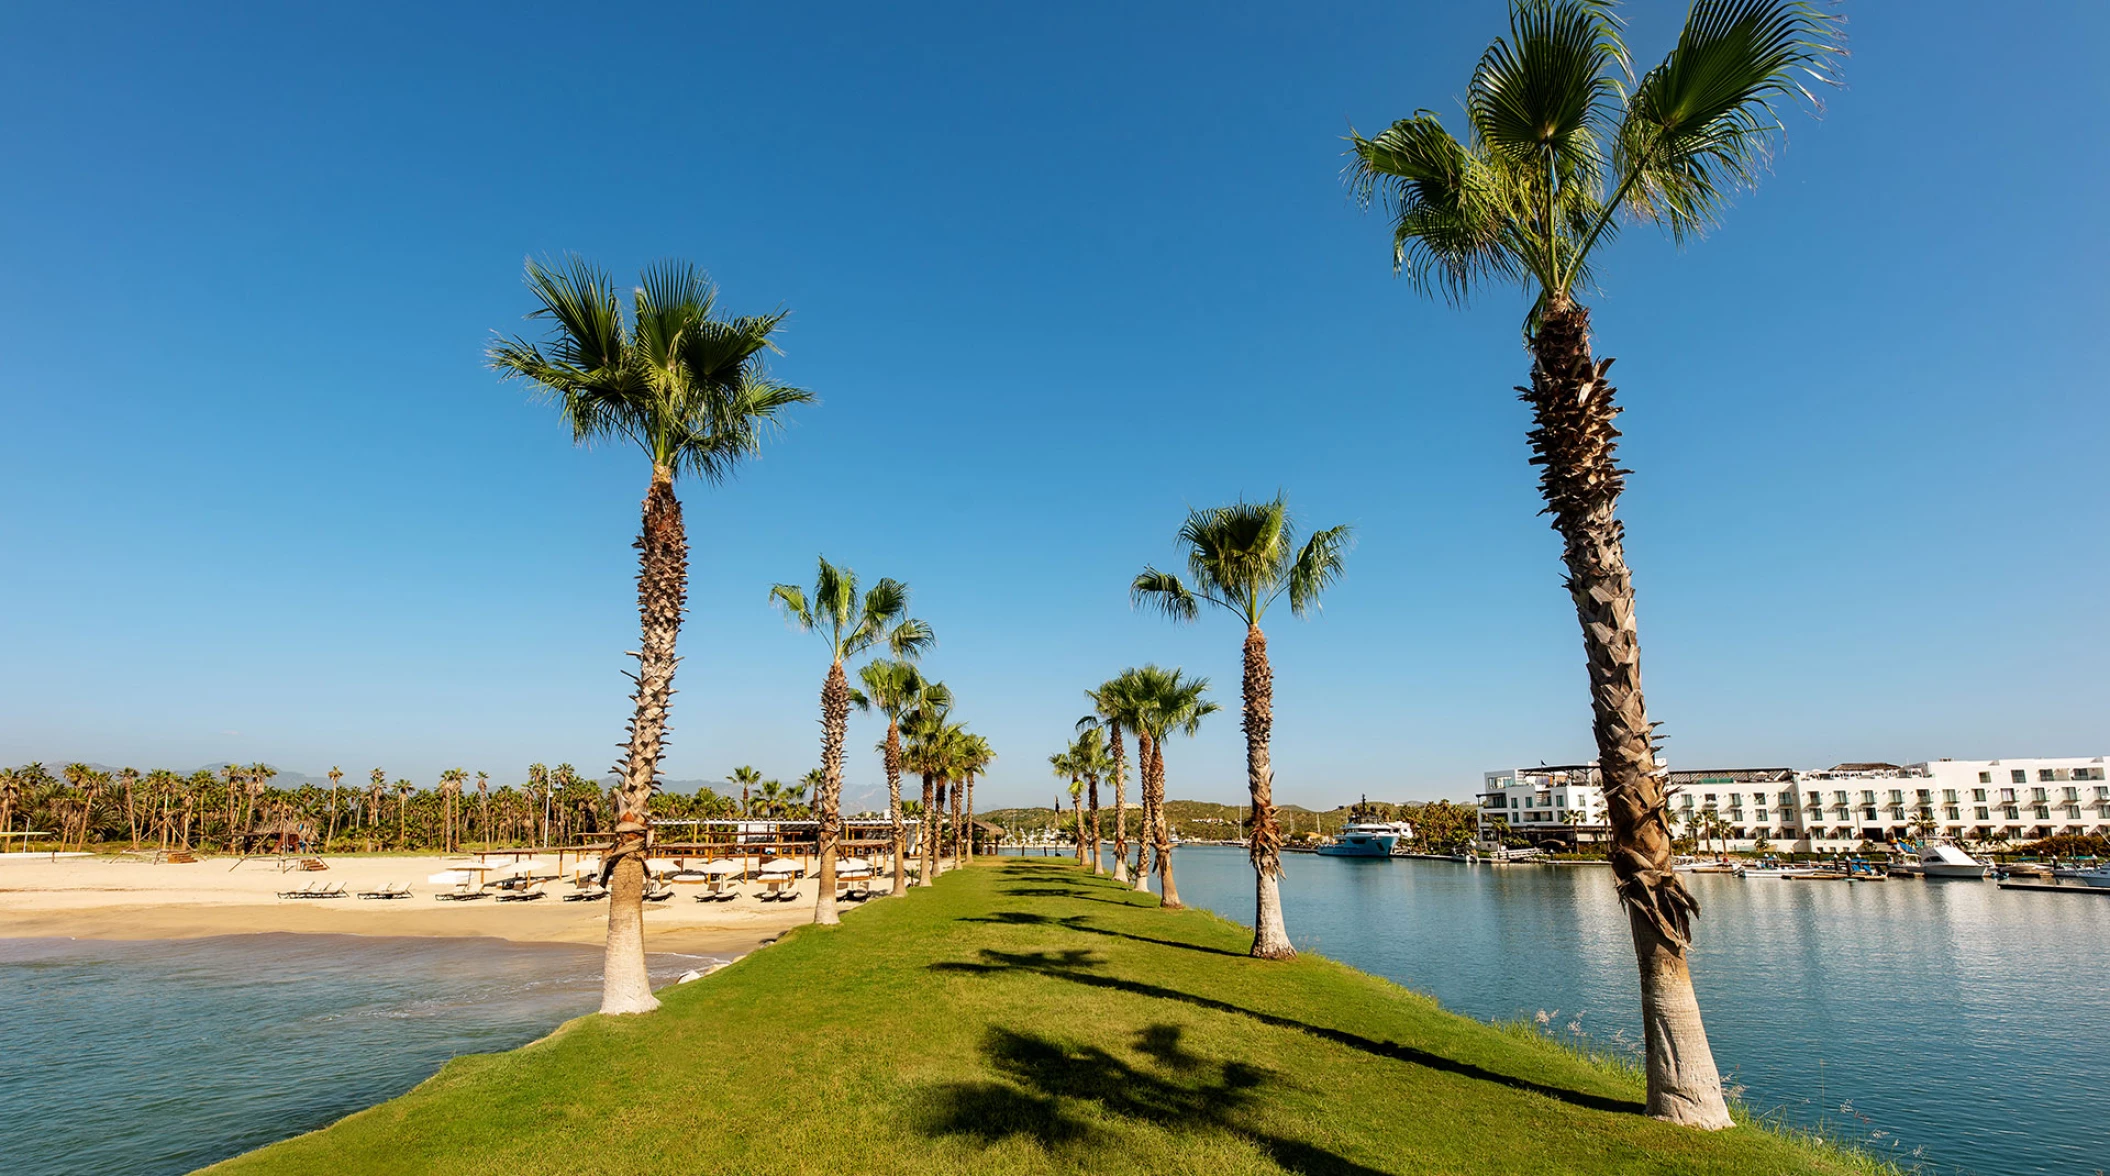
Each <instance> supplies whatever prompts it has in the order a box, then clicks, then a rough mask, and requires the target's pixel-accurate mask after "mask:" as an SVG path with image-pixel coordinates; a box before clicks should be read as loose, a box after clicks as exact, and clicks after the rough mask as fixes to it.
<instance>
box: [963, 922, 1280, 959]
mask: <svg viewBox="0 0 2110 1176" xmlns="http://www.w3.org/2000/svg"><path fill="white" fill-rule="evenodd" d="M1090 917H1091V916H1090V915H1071V916H1070V917H1069V918H1066V919H1051V918H1049V917H1048V916H1046V915H1036V914H1033V913H1032V912H1030V911H998V912H996V913H995V914H993V915H971V916H967V917H964V918H962V919H961V920H960V922H962V923H1005V924H1010V925H1012V926H1020V927H1031V926H1046V927H1062V928H1066V929H1068V930H1071V931H1083V932H1085V933H1087V934H1090V935H1106V936H1111V937H1113V938H1115V939H1129V940H1134V941H1135V942H1137V943H1154V944H1156V945H1158V946H1159V947H1176V948H1178V949H1180V950H1181V951H1198V952H1202V953H1204V954H1206V955H1220V956H1230V957H1232V958H1234V959H1241V960H1242V959H1247V958H1250V957H1249V956H1248V955H1247V954H1246V953H1245V952H1242V951H1226V950H1225V949H1223V948H1221V947H1208V946H1205V945H1203V944H1199V943H1181V942H1180V941H1179V940H1177V939H1153V938H1151V937H1150V936H1148V935H1132V934H1130V933H1128V932H1126V931H1114V930H1111V929H1109V928H1106V927H1092V926H1088V925H1087V924H1086V923H1085V922H1084V920H1086V919H1088V918H1090Z"/></svg>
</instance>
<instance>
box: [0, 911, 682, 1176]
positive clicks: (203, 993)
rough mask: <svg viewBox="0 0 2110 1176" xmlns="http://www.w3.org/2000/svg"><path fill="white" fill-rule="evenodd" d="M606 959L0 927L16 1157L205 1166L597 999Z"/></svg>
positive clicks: (74, 1165) (48, 1173) (25, 1175)
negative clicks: (79, 934)
mask: <svg viewBox="0 0 2110 1176" xmlns="http://www.w3.org/2000/svg"><path fill="white" fill-rule="evenodd" d="M702 958H703V957H691V956H655V957H653V958H652V964H653V974H654V976H655V978H656V979H664V978H669V977H670V976H671V975H673V974H678V973H680V972H682V971H684V970H686V969H688V968H691V967H696V966H698V964H699V962H700V960H701V959H702ZM600 971H601V953H600V951H599V949H598V948H575V947H557V946H543V945H524V944H512V943H506V942H503V941H500V940H492V939H471V940H442V939H381V938H368V937H360V936H351V935H239V936H223V937H219V938H213V939H188V940H155V941H147V942H135V943H113V942H97V941H86V940H80V941H76V940H67V939H0V1032H4V1039H0V1172H4V1173H6V1174H7V1176H61V1174H72V1173H93V1174H95V1176H117V1174H123V1176H135V1174H139V1176H154V1174H160V1173H176V1172H189V1171H191V1170H192V1169H194V1168H197V1167H200V1166H202V1165H204V1164H209V1163H212V1162H214V1161H216V1160H220V1159H224V1158H226V1157H228V1156H231V1155H235V1154H237V1153H239V1152H243V1151H247V1150H249V1149H251V1148H254V1147H258V1146H260V1145H262V1144H266V1143H270V1142H271V1141H273V1140H277V1139H283V1138H285V1137H287V1136H289V1135H295V1134H298V1133H300V1132H303V1131H307V1130H311V1129H313V1128H316V1127H320V1126H322V1125H324V1124H326V1123H329V1122H331V1121H333V1120H336V1119H339V1118H341V1117H343V1116H345V1115H347V1114H350V1113H351V1112H353V1111H356V1110H359V1109H361V1108H364V1107H368V1106H372V1105H373V1104H374V1103H377V1102H380V1101H382V1100H383V1099H387V1098H392V1097H394V1096H395V1095H398V1094H401V1093H403V1092H404V1091H406V1090H408V1089H410V1088H411V1087H412V1086H415V1085H417V1084H418V1083H419V1082H421V1081H423V1080H424V1079H426V1078H428V1077H430V1076H431V1075H432V1073H433V1072H434V1071H435V1070H437V1069H439V1067H440V1065H441V1064H442V1063H444V1062H445V1061H446V1060H447V1059H449V1058H451V1057H454V1056H456V1055H458V1054H465V1053H484V1052H489V1051H492V1050H503V1049H511V1048H513V1047H515V1046H519V1045H524V1044H526V1043H527V1042H530V1041H533V1040H534V1039H535V1038H537V1037H540V1036H542V1035H543V1034H545V1033H548V1032H549V1031H550V1030H551V1029H553V1028H555V1027H556V1026H557V1025H558V1024H560V1023H562V1022H563V1021H565V1020H567V1019H569V1018H571V1017H575V1016H578V1015H580V1014H582V1013H590V1012H592V1011H593V1010H594V1008H595V1006H596V1005H597V1004H598V998H599V994H600Z"/></svg>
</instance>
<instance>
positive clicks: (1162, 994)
mask: <svg viewBox="0 0 2110 1176" xmlns="http://www.w3.org/2000/svg"><path fill="white" fill-rule="evenodd" d="M981 956H982V960H983V962H982V963H979V964H970V963H964V962H940V963H935V964H931V965H929V967H930V970H931V971H934V972H952V973H958V974H963V975H981V976H1000V975H1003V974H1005V973H1007V972H1030V973H1033V974H1036V975H1041V976H1048V977H1052V978H1054V979H1057V980H1067V981H1069V982H1070V983H1072V984H1082V985H1084V986H1086V987H1089V988H1101V989H1110V990H1113V991H1116V992H1127V993H1132V994H1134V995H1136V996H1147V997H1151V998H1154V999H1157V1000H1172V1001H1178V1002H1180V1003H1181V1004H1186V1005H1192V1006H1194V1007H1195V1008H1201V1009H1208V1010H1210V1011H1212V1012H1219V1013H1233V1014H1236V1015H1238V1016H1241V1017H1250V1018H1252V1019H1253V1020H1255V1021H1258V1022H1260V1023H1261V1024H1263V1025H1269V1026H1273V1027H1275V1028H1278V1029H1294V1030H1296V1031H1297V1032H1299V1033H1308V1034H1310V1035H1311V1036H1313V1037H1317V1038H1319V1039H1321V1040H1323V1041H1331V1042H1334V1043H1335V1044H1337V1045H1345V1046H1347V1047H1348V1048H1350V1049H1355V1050H1360V1051H1362V1052H1363V1053H1367V1054H1370V1055H1372V1056H1374V1057H1380V1058H1386V1059H1389V1060H1392V1061H1396V1062H1404V1063H1406V1064H1408V1065H1412V1066H1420V1067H1422V1068H1424V1069H1429V1070H1436V1071H1439V1072H1441V1073H1445V1074H1455V1075H1457V1076H1459V1077H1461V1078H1471V1079H1474V1080H1476V1081H1481V1082H1493V1083H1496V1084H1499V1085H1502V1086H1507V1087H1511V1088H1513V1089H1516V1090H1528V1091H1531V1092H1532V1093H1534V1094H1542V1095H1545V1096H1546V1097H1547V1098H1551V1099H1557V1100H1559V1101H1561V1102H1564V1103H1567V1104H1569V1105H1570V1106H1577V1107H1583V1108H1586V1109H1589V1110H1593V1111H1610V1112H1614V1113H1620V1114H1632V1115H1638V1114H1640V1113H1642V1110H1643V1109H1644V1108H1643V1106H1642V1104H1641V1103H1638V1102H1634V1101H1631V1100H1629V1099H1619V1098H1612V1097H1609V1096H1607V1095H1601V1094H1590V1093H1588V1092H1585V1091H1580V1090H1570V1089H1568V1088H1567V1087H1565V1086H1551V1085H1548V1084H1546V1083H1544V1082H1535V1081H1533V1080H1531V1079H1529V1078H1519V1077H1515V1076H1513V1075H1509V1074H1502V1073H1498V1072H1496V1071H1494V1070H1489V1069H1487V1068H1485V1067H1483V1066H1476V1065H1474V1064H1473V1063H1471V1062H1461V1061H1458V1060H1457V1059H1455V1058H1447V1057H1444V1056H1443V1055H1441V1054H1435V1053H1430V1052H1429V1051H1427V1050H1424V1049H1416V1048H1415V1047H1413V1046H1410V1045H1401V1044H1399V1043H1397V1042H1392V1041H1379V1040H1377V1039H1375V1038H1370V1037H1364V1036H1363V1035H1361V1034H1359V1033H1350V1032H1348V1031H1347V1030H1345V1029H1334V1028H1330V1027H1328V1026H1325V1025H1314V1024H1311V1023H1310V1022H1308V1021H1299V1020H1297V1019H1295V1018H1293V1017H1285V1016H1282V1015H1280V1014H1277V1013H1263V1012H1260V1011H1259V1010H1257V1009H1248V1008H1244V1007H1242V1006H1239V1005H1234V1004H1231V1003H1230V1002H1228V1001H1221V1000H1217V999H1215V998H1213V997H1207V996H1199V995H1196V994H1195V993H1191V992H1181V991H1179V990H1178V989H1175V988H1165V987H1162V986H1160V985H1156V984H1147V983H1144V982H1143V981H1140V980H1124V979H1122V978H1120V977H1118V976H1102V975H1098V974H1095V973H1093V972H1090V971H1087V970H1086V969H1090V968H1097V967H1101V966H1102V965H1103V964H1104V963H1105V961H1104V960H1100V959H1097V958H1095V957H1094V955H1093V953H1092V952H1090V951H1081V950H1076V949H1070V950H1065V951H1060V952H1045V951H1037V952H1015V953H1014V952H1001V951H995V950H992V949H989V948H983V949H982V951H981Z"/></svg>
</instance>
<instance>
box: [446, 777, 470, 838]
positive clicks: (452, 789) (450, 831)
mask: <svg viewBox="0 0 2110 1176" xmlns="http://www.w3.org/2000/svg"><path fill="white" fill-rule="evenodd" d="M468 778H469V773H467V772H465V771H463V770H462V769H460V768H448V769H447V770H446V771H444V772H441V773H440V821H441V825H440V849H441V850H442V851H443V852H452V851H453V850H454V849H455V848H456V839H455V836H454V814H455V809H456V807H457V805H458V800H459V798H460V796H461V794H462V782H463V781H465V780H467V779H468Z"/></svg>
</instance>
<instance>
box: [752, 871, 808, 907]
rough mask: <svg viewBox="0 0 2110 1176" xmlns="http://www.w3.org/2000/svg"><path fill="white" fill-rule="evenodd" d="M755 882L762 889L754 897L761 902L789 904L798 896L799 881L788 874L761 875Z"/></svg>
mask: <svg viewBox="0 0 2110 1176" xmlns="http://www.w3.org/2000/svg"><path fill="white" fill-rule="evenodd" d="M755 881H756V882H757V883H759V884H760V885H761V887H762V893H760V894H758V895H756V896H755V897H756V898H757V899H760V900H761V901H763V902H790V901H791V900H792V899H794V898H797V897H798V896H799V880H798V879H797V878H794V877H792V876H791V875H790V874H763V875H762V876H760V877H758V878H756V879H755Z"/></svg>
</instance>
